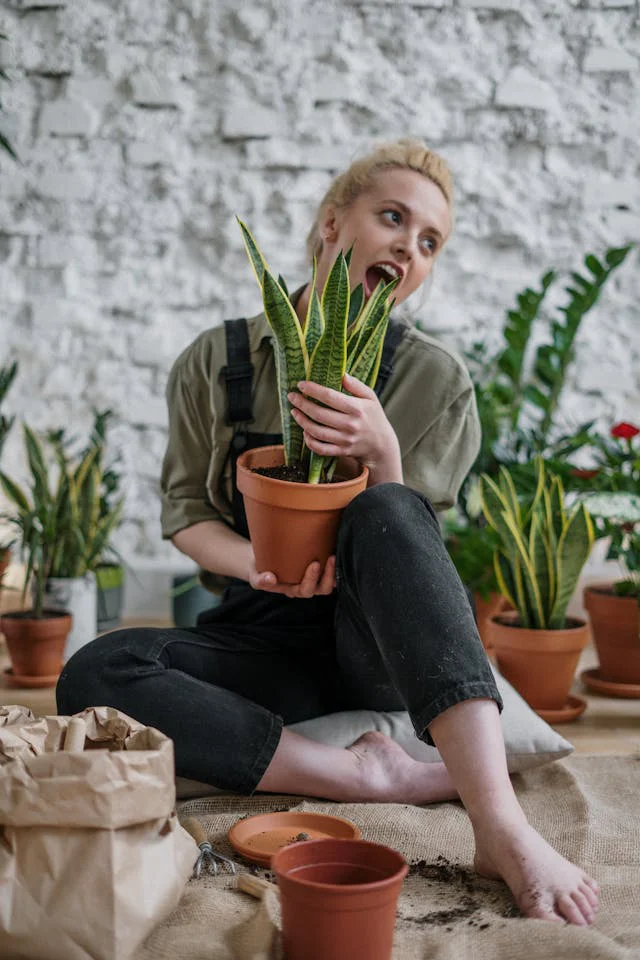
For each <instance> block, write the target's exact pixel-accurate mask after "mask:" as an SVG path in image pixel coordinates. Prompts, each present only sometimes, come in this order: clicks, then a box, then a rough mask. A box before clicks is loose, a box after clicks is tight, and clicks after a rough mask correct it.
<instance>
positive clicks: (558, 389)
mask: <svg viewBox="0 0 640 960" xmlns="http://www.w3.org/2000/svg"><path fill="white" fill-rule="evenodd" d="M630 250H631V246H626V247H621V248H611V249H609V250H607V251H606V252H605V255H604V258H603V259H602V260H600V259H599V258H598V257H596V256H594V255H593V254H588V255H587V256H585V258H584V266H585V267H586V270H582V271H580V272H578V271H573V272H572V273H571V275H570V277H571V282H570V285H569V286H568V287H567V288H566V290H567V294H568V297H567V300H566V302H565V303H564V304H562V305H560V306H558V308H557V310H556V313H555V316H553V317H552V318H551V319H550V322H547V321H546V319H545V318H544V316H543V312H544V309H545V303H546V297H547V294H548V292H549V290H550V289H551V288H552V286H553V285H554V284H555V283H556V281H557V279H558V274H557V272H556V271H548V272H547V273H545V274H544V275H543V276H542V277H541V279H540V284H539V287H538V288H536V289H532V288H530V287H527V288H525V289H524V290H522V291H521V292H520V293H518V294H517V296H516V302H515V303H514V304H513V305H512V306H511V307H510V308H509V309H508V310H507V312H506V317H505V321H504V325H503V329H502V341H503V342H502V345H501V347H500V349H499V350H498V352H497V353H495V354H491V355H490V354H489V350H488V347H487V344H486V343H484V342H482V341H479V342H477V343H475V344H474V345H473V348H472V349H471V351H469V352H468V353H467V354H466V359H467V362H468V365H469V371H470V373H471V378H472V380H473V383H474V388H475V395H476V403H477V406H478V413H479V417H480V423H481V427H482V443H481V448H480V453H479V454H478V457H477V459H476V462H475V464H474V465H473V467H472V469H471V471H470V473H469V475H468V477H467V479H466V480H465V482H464V484H463V486H462V489H461V491H460V497H459V500H458V508H457V510H458V517H457V520H458V522H457V523H450V524H449V525H448V531H449V532H447V527H445V536H446V539H447V548H448V550H449V553H450V555H451V559H452V560H453V562H454V564H455V565H456V568H457V569H458V572H459V573H460V576H461V577H462V579H463V582H464V583H466V584H467V585H468V586H470V587H471V588H472V589H475V588H474V587H473V586H472V584H470V583H467V581H466V580H465V576H466V575H467V574H468V573H469V572H471V573H473V575H474V577H475V578H477V577H478V575H481V576H482V583H483V590H484V591H486V594H487V596H491V594H493V597H492V598H491V599H492V602H493V604H494V605H495V604H496V603H497V602H498V600H497V593H498V592H499V591H498V584H497V582H496V581H495V578H494V575H493V567H492V565H489V566H488V567H487V569H486V570H485V571H484V572H483V574H479V571H478V569H477V565H476V564H475V562H474V564H473V568H474V569H473V570H472V571H469V562H468V561H469V557H470V554H471V551H475V552H477V555H478V557H480V556H482V557H486V556H487V555H488V553H489V551H488V550H487V549H486V547H485V545H484V544H483V538H484V533H483V531H484V530H485V529H486V526H485V523H486V521H485V519H484V517H483V514H482V509H481V507H480V504H479V500H478V496H477V490H478V479H479V477H480V475H481V474H482V473H487V474H489V476H491V477H493V478H494V479H495V478H496V476H497V474H498V471H499V468H500V466H502V465H504V466H506V467H507V468H508V469H509V471H510V473H511V477H512V479H513V481H514V483H515V485H516V489H517V490H518V491H521V492H522V493H523V494H532V493H533V491H534V490H535V487H536V482H537V481H536V470H535V466H534V464H535V460H536V457H537V456H542V457H543V459H544V461H545V463H546V464H547V466H548V467H549V469H551V471H552V472H553V473H555V474H557V475H559V476H560V477H561V478H562V480H563V483H564V486H565V489H573V488H574V487H575V486H576V484H575V483H574V480H573V476H572V473H571V470H572V466H573V464H572V462H571V459H570V458H571V456H572V455H573V454H575V453H576V451H578V450H580V449H582V448H583V447H585V446H586V445H587V444H588V443H589V442H590V436H589V430H590V428H591V426H592V424H591V423H586V424H582V425H578V426H576V427H575V428H567V426H566V425H563V424H562V422H561V418H560V414H559V400H560V398H561V394H562V391H563V388H564V384H565V380H566V376H567V372H568V370H569V368H570V366H571V364H572V362H573V359H574V352H575V348H574V345H575V342H576V338H577V336H578V334H579V332H580V327H581V324H582V321H583V319H584V317H585V316H586V314H587V313H588V312H589V310H591V309H592V308H593V307H594V306H595V305H596V303H597V302H598V299H599V297H600V294H601V293H602V290H603V289H604V286H605V284H606V283H607V282H608V280H609V279H610V278H611V276H612V274H613V273H614V272H615V271H616V270H617V269H618V267H620V266H621V265H622V264H623V263H624V261H625V259H626V257H627V255H628V253H629V251H630ZM541 326H542V327H543V328H544V327H546V329H547V333H546V336H544V337H540V336H539V331H540V327H541ZM427 332H428V331H427ZM536 340H540V341H541V342H540V343H539V345H538V346H537V347H535V349H532V345H533V343H534V342H535V341H536ZM530 355H531V361H532V362H531V363H530V362H529V357H530ZM461 527H463V528H465V529H467V528H469V529H468V532H465V533H464V534H460V528H461ZM472 531H473V532H472ZM475 599H476V604H477V607H478V609H479V610H480V609H481V607H482V600H483V599H484V598H483V594H482V593H477V592H476V595H475Z"/></svg>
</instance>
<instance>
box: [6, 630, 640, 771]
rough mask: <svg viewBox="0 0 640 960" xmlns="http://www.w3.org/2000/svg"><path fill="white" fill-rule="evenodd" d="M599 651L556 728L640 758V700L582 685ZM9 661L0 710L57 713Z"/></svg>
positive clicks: (595, 748) (583, 744)
mask: <svg viewBox="0 0 640 960" xmlns="http://www.w3.org/2000/svg"><path fill="white" fill-rule="evenodd" d="M152 624H153V625H157V626H167V624H166V623H165V622H154V621H149V620H145V621H134V622H130V625H131V626H142V625H145V626H146V625H152ZM597 663H598V659H597V656H596V653H595V650H594V649H593V648H592V647H587V649H586V650H585V651H584V653H583V655H582V658H581V661H580V665H579V667H578V671H577V675H576V680H575V682H574V685H573V690H572V692H573V693H574V694H575V695H577V696H580V697H584V699H585V700H586V701H587V709H586V711H585V712H584V713H583V715H582V716H581V717H580V718H579V719H578V720H576V721H574V722H572V723H564V724H554V725H553V726H554V727H555V729H556V730H558V731H559V732H560V733H561V734H562V736H563V737H566V739H567V740H569V741H570V742H571V743H573V745H574V746H575V748H576V751H577V752H578V753H600V754H602V753H604V754H619V753H637V754H640V699H636V700H625V699H622V698H619V697H615V698H614V697H603V696H599V695H597V694H591V693H589V692H588V691H587V690H586V689H585V688H584V686H583V685H582V683H581V682H580V679H579V675H580V673H581V672H582V670H586V669H589V668H590V667H594V666H597ZM8 664H9V660H8V657H7V654H6V650H4V648H0V706H2V705H5V704H10V703H17V704H22V705H24V706H27V707H29V708H30V709H31V710H33V712H34V713H36V714H38V715H41V716H43V715H47V714H54V713H55V712H56V705H55V693H54V690H53V689H51V688H49V689H46V690H19V689H14V688H10V687H9V686H8V685H7V682H6V677H5V676H4V671H5V670H6V668H7V667H8Z"/></svg>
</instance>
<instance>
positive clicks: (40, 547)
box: [0, 424, 123, 617]
mask: <svg viewBox="0 0 640 960" xmlns="http://www.w3.org/2000/svg"><path fill="white" fill-rule="evenodd" d="M23 430H24V444H25V452H26V455H27V462H28V465H29V470H30V473H31V482H30V491H29V492H27V491H25V490H24V489H22V488H21V487H19V486H18V484H17V483H15V481H13V480H11V478H10V477H8V476H7V475H6V474H5V473H3V472H2V471H0V486H1V487H2V490H3V492H4V494H5V496H6V497H7V498H8V500H9V501H10V502H11V504H12V505H13V507H14V510H15V512H14V513H11V514H5V519H7V520H9V521H10V523H11V524H12V525H13V527H14V528H15V529H16V530H17V532H18V537H19V541H20V544H21V549H22V554H23V556H24V557H25V558H26V576H25V592H26V590H27V586H28V583H29V580H30V578H31V575H32V574H33V578H34V612H35V615H36V616H37V617H41V616H42V605H43V597H44V589H45V584H46V581H47V579H48V578H49V577H81V576H84V575H85V574H86V573H87V571H90V570H94V569H95V567H96V565H97V564H98V562H99V561H100V559H101V557H102V555H103V553H104V550H105V548H106V547H107V546H108V543H109V539H110V537H111V534H112V532H113V530H114V528H115V526H116V525H117V523H118V521H119V519H120V514H121V512H122V506H123V503H122V500H119V501H118V502H117V503H115V504H113V505H112V508H111V510H110V511H109V512H107V513H106V515H102V514H101V493H102V487H103V479H104V469H103V467H102V465H101V459H100V458H101V452H102V451H101V448H100V446H99V445H96V444H92V445H90V446H89V448H88V449H87V450H86V452H84V453H83V454H82V455H81V456H79V457H77V458H71V457H70V456H69V455H68V454H67V453H66V452H65V451H64V449H63V447H62V444H61V443H60V442H59V439H58V440H56V438H55V435H54V436H53V437H51V436H50V437H49V445H50V446H51V447H52V448H53V449H52V459H53V460H54V461H55V465H56V468H57V469H56V470H55V472H54V471H53V470H52V469H51V465H50V458H49V457H48V456H47V454H46V452H45V448H44V447H43V445H42V443H41V442H40V440H39V439H38V437H37V436H36V434H35V433H34V432H33V431H32V430H30V429H29V427H27V426H26V424H25V425H24V427H23ZM29 494H30V495H29Z"/></svg>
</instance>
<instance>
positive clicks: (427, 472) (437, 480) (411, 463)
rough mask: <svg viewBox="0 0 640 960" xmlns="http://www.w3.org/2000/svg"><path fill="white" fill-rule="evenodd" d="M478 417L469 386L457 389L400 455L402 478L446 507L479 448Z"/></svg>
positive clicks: (437, 506) (454, 497)
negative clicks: (460, 390)
mask: <svg viewBox="0 0 640 960" xmlns="http://www.w3.org/2000/svg"><path fill="white" fill-rule="evenodd" d="M480 438H481V433H480V420H479V417H478V410H477V407H476V400H475V394H474V390H473V387H472V386H470V387H469V388H468V389H466V390H464V391H463V392H462V393H460V394H459V395H458V396H457V397H456V398H455V399H454V400H453V401H452V403H450V404H449V406H448V407H446V409H445V410H444V411H443V412H442V413H441V414H440V416H438V417H437V418H436V420H435V421H434V422H433V423H432V424H431V425H430V426H429V428H428V429H427V430H426V431H425V433H424V434H423V435H422V437H421V438H420V440H419V441H418V443H417V444H416V445H415V446H414V447H413V448H412V449H411V450H410V451H409V452H408V453H407V455H406V456H405V457H404V458H403V461H402V466H403V473H404V481H405V483H406V484H407V486H408V487H412V488H413V489H414V490H418V491H419V492H420V493H422V494H424V495H425V496H427V497H428V498H429V500H430V501H431V503H432V504H433V507H434V509H435V510H447V509H448V508H449V507H452V506H453V505H454V504H455V502H456V500H457V499H458V493H459V492H460V487H461V486H462V483H463V481H464V479H465V477H466V476H467V474H468V472H469V470H470V469H471V467H472V466H473V463H474V461H475V459H476V457H477V456H478V453H479V451H480Z"/></svg>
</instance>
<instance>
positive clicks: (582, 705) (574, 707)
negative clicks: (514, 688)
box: [536, 695, 587, 723]
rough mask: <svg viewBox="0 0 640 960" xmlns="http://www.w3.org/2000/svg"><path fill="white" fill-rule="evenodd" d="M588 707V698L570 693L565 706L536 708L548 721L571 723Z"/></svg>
mask: <svg viewBox="0 0 640 960" xmlns="http://www.w3.org/2000/svg"><path fill="white" fill-rule="evenodd" d="M586 709H587V701H586V700H584V699H583V698H582V697H574V696H572V695H569V696H568V697H567V702H566V703H565V705H564V707H560V709H559V710H536V713H537V714H538V716H539V717H542V719H543V720H546V721H547V723H569V721H570V720H577V719H578V717H579V716H581V715H582V714H583V713H584V712H585V710H586Z"/></svg>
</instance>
